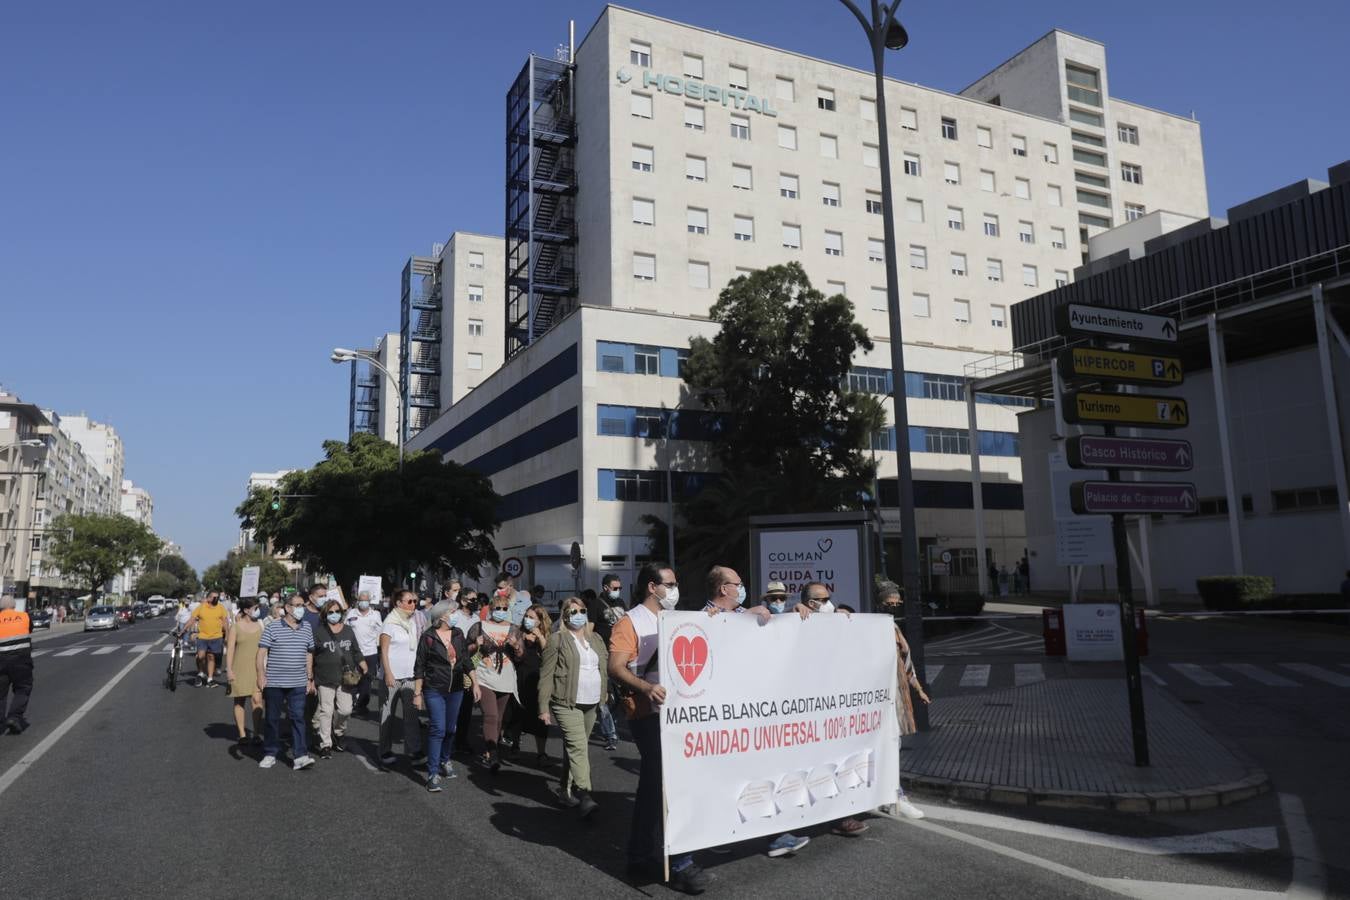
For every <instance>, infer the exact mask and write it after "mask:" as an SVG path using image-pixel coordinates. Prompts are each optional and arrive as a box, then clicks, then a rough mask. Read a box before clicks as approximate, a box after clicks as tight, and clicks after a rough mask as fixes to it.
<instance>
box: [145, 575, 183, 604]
mask: <svg viewBox="0 0 1350 900" xmlns="http://www.w3.org/2000/svg"><path fill="white" fill-rule="evenodd" d="M156 594H158V595H160V596H161V597H181V596H183V582H182V580H181V579H179V578H178V577H176V576H174V575H171V574H170V573H168V572H146V573H145V574H144V575H142V576H141V577H140V578H138V579H136V596H137V597H139V598H140V599H142V600H144V599H145V598H146V597H153V596H155V595H156Z"/></svg>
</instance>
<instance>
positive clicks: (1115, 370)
mask: <svg viewBox="0 0 1350 900" xmlns="http://www.w3.org/2000/svg"><path fill="white" fill-rule="evenodd" d="M1059 371H1060V374H1061V375H1063V376H1064V377H1066V378H1075V377H1077V378H1100V379H1103V380H1105V381H1123V382H1128V383H1129V384H1155V385H1176V384H1181V381H1182V379H1183V378H1184V377H1185V370H1184V369H1183V368H1182V366H1181V360H1180V359H1178V358H1177V357H1175V356H1161V355H1159V354H1156V353H1127V352H1124V351H1121V350H1097V349H1095V348H1093V347H1070V348H1069V349H1068V350H1064V351H1062V352H1061V353H1060V355H1059Z"/></svg>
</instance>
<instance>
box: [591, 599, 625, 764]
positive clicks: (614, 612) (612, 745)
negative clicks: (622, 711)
mask: <svg viewBox="0 0 1350 900" xmlns="http://www.w3.org/2000/svg"><path fill="white" fill-rule="evenodd" d="M587 609H588V610H589V612H590V614H591V627H592V628H593V629H594V631H595V633H596V634H597V635H598V636H599V637H600V640H601V641H603V642H604V644H605V646H606V647H608V646H609V639H610V638H611V637H612V636H613V634H614V625H615V623H617V622H618V621H619V620H620V619H622V618H623V616H624V613H625V612H627V611H628V607H627V606H626V605H625V604H624V602H623V580H622V579H621V578H619V576H618V575H615V574H613V573H610V574H608V575H606V576H605V577H604V578H602V579H600V595H599V596H598V597H596V599H595V603H594V604H593V605H588V606H587ZM613 702H614V697H613V695H612V694H611V695H610V696H607V697H605V699H604V700H603V701H601V703H600V706H599V707H598V708H597V709H596V712H597V713H598V720H599V722H600V734H601V736H602V737H603V738H604V739H605V749H606V750H608V751H614V750H618V749H619V729H618V727H617V726H616V725H615V723H614V712H613V710H612V709H611V708H610V706H611V704H612V703H613Z"/></svg>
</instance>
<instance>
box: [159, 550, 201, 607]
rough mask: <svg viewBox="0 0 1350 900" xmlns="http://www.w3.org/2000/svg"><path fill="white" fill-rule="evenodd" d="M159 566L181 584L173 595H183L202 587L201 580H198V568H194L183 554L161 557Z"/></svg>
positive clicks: (161, 570) (160, 569)
mask: <svg viewBox="0 0 1350 900" xmlns="http://www.w3.org/2000/svg"><path fill="white" fill-rule="evenodd" d="M157 568H158V570H159V571H160V572H161V573H163V572H167V573H168V574H170V575H172V576H173V577H175V578H177V579H178V582H179V585H178V587H177V588H176V593H174V594H173V595H172V596H175V597H181V596H183V595H184V594H191V593H194V592H195V591H196V590H197V588H198V587H200V582H198V580H197V570H196V569H194V568H192V566H191V565H189V564H188V561H187V560H185V559H183V557H181V556H178V555H176V554H175V555H172V556H165V557H161V558H160V560H159V565H158V566H157Z"/></svg>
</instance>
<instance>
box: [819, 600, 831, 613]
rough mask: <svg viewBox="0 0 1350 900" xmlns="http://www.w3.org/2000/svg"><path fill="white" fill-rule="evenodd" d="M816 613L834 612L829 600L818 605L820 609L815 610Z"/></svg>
mask: <svg viewBox="0 0 1350 900" xmlns="http://www.w3.org/2000/svg"><path fill="white" fill-rule="evenodd" d="M816 612H834V604H833V603H832V602H830V601H829V600H826V601H825V602H824V603H822V604H820V609H818V610H816Z"/></svg>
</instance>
